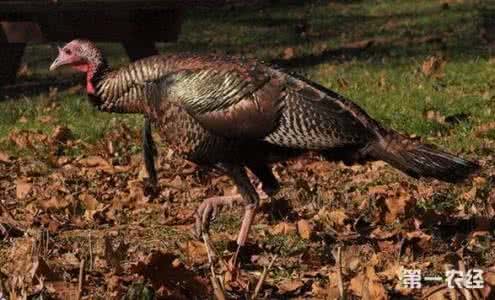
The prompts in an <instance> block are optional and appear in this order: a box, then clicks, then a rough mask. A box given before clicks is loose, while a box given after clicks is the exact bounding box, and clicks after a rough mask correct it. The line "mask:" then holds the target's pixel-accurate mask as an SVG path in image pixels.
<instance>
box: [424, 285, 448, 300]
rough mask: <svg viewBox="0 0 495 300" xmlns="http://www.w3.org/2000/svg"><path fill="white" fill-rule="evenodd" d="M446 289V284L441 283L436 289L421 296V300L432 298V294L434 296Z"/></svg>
mask: <svg viewBox="0 0 495 300" xmlns="http://www.w3.org/2000/svg"><path fill="white" fill-rule="evenodd" d="M446 288H448V286H447V284H446V283H442V284H441V285H439V286H437V287H436V288H434V289H432V290H431V291H429V292H428V293H427V294H426V295H424V296H423V298H421V299H422V300H426V299H428V297H430V296H432V295H433V294H436V293H438V292H440V291H442V290H445V289H446Z"/></svg>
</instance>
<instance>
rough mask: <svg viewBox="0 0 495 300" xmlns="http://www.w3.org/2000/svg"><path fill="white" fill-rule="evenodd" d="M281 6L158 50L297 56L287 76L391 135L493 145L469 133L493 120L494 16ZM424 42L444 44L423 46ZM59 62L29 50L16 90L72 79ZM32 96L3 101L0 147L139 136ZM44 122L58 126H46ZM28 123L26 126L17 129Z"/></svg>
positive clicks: (197, 25)
mask: <svg viewBox="0 0 495 300" xmlns="http://www.w3.org/2000/svg"><path fill="white" fill-rule="evenodd" d="M279 3H280V4H277V5H273V6H270V7H268V6H267V7H259V6H257V7H248V8H242V9H234V10H232V9H219V10H210V9H208V10H192V11H188V12H187V14H186V19H185V22H184V25H183V30H182V35H181V37H180V40H179V42H178V43H169V44H162V45H160V50H161V51H162V52H179V51H190V52H210V51H221V52H224V53H228V54H239V55H246V56H250V57H257V58H259V59H262V60H265V61H272V60H277V61H279V62H280V57H281V56H282V53H283V51H284V49H286V48H288V47H291V48H294V53H295V56H294V57H293V59H292V60H290V61H288V62H286V63H287V65H288V66H289V67H290V68H289V69H290V71H297V72H301V73H303V74H305V75H306V76H307V77H309V78H310V79H312V80H314V81H316V82H318V83H320V84H322V85H324V86H327V87H329V88H331V89H333V90H335V91H337V92H339V93H341V94H343V95H345V96H347V97H348V98H350V99H353V100H354V101H356V102H357V103H358V104H360V105H361V106H362V107H363V108H365V109H366V110H367V111H368V112H369V114H371V115H372V116H373V117H375V118H377V119H378V120H380V121H381V122H383V123H385V124H386V125H388V126H392V127H393V128H395V129H397V130H400V131H402V132H405V133H408V134H416V135H420V136H425V137H430V139H431V140H432V142H434V143H438V144H443V145H448V147H449V148H450V149H452V150H456V151H473V150H476V149H477V148H478V147H479V146H480V145H481V144H482V143H483V139H484V138H489V139H493V135H490V134H488V135H486V136H484V137H482V138H478V137H475V136H474V134H473V131H474V128H475V127H476V126H477V125H480V124H484V123H487V122H490V121H493V120H495V118H494V117H493V115H494V114H493V105H494V102H493V98H494V96H495V88H494V87H495V73H494V72H493V71H494V68H495V64H493V63H490V57H491V52H490V48H489V47H488V45H487V44H486V42H485V41H483V40H482V39H481V38H480V31H481V29H482V26H483V24H484V23H483V20H485V19H486V18H494V17H493V16H490V14H487V13H486V11H487V10H486V9H482V4H480V3H478V2H475V1H463V2H462V3H452V4H449V6H448V9H445V8H444V7H442V2H441V1H438V2H437V1H429V0H425V1H407V0H401V1H391V0H388V1H379V2H376V1H370V0H366V1H335V2H334V1H331V2H328V1H307V2H306V4H304V5H301V4H297V2H296V1H279ZM483 5H486V4H483ZM299 23H307V24H308V28H309V29H308V30H307V32H306V36H301V34H300V33H298V32H297V30H296V29H295V28H296V25H297V24H299ZM428 37H439V38H441V40H442V41H441V42H438V41H433V42H422V41H423V40H424V39H425V38H428ZM367 39H374V40H375V43H374V44H373V45H371V46H370V47H369V48H367V49H364V50H362V51H345V50H343V51H341V52H337V54H336V53H335V51H333V50H336V49H339V48H340V47H348V46H349V44H350V43H355V42H360V41H364V40H367ZM102 46H103V48H104V51H105V52H106V53H107V55H108V56H109V60H110V62H111V64H113V65H122V64H125V63H127V62H128V60H127V58H126V56H125V55H124V53H123V50H122V47H121V46H117V45H114V44H104V45H102ZM351 46H352V44H351ZM332 51H333V52H332ZM432 55H441V56H442V57H443V58H444V59H445V60H446V65H445V68H444V70H443V73H444V75H443V76H441V77H438V78H429V77H427V76H425V75H423V74H422V72H421V65H422V64H423V62H424V61H425V60H426V59H427V58H428V57H430V56H432ZM54 56H55V50H53V49H52V48H50V47H49V46H47V45H42V46H37V45H32V46H29V47H28V49H27V51H26V55H25V60H26V64H27V65H28V67H29V69H30V70H31V71H32V72H31V74H29V75H23V76H21V78H20V81H30V82H31V81H37V80H44V81H54V82H56V81H58V80H60V79H62V78H67V75H68V73H69V72H68V71H66V70H64V71H61V72H60V73H56V74H50V73H48V72H47V69H48V65H49V64H50V60H51V59H53V57H54ZM71 76H72V75H71ZM81 82H82V78H81ZM35 95H36V96H34V97H33V96H26V97H24V96H20V95H18V94H17V95H15V96H13V99H10V100H6V101H2V102H0V140H1V138H2V137H5V136H8V135H9V134H10V133H11V132H12V130H19V129H33V130H41V131H42V132H45V133H48V132H50V131H51V130H52V129H53V127H54V126H56V125H66V126H68V127H69V128H70V129H71V130H72V131H73V133H74V135H75V136H76V138H80V139H82V140H84V141H86V142H88V143H93V142H95V141H97V140H98V139H99V138H100V137H101V136H102V135H104V134H105V132H107V131H108V130H109V128H111V127H112V124H113V122H115V121H114V120H121V121H124V122H127V123H128V124H129V126H130V127H131V128H133V129H136V130H137V129H138V128H140V127H141V126H142V122H141V118H140V117H139V116H125V115H117V114H107V113H100V112H96V111H95V110H94V109H93V108H92V107H91V106H90V105H89V104H88V103H87V101H86V99H85V98H86V96H85V95H83V92H79V93H76V94H70V93H66V92H63V91H62V92H61V93H59V94H57V95H56V96H55V97H48V96H47V95H46V93H41V94H35ZM52 102H56V103H58V104H60V106H59V108H56V109H53V110H51V111H46V108H47V107H48V106H49V105H50V104H51V103H52ZM430 110H432V111H436V112H439V113H440V114H441V115H442V116H453V115H457V114H461V113H462V114H467V115H468V118H467V119H466V120H463V121H461V122H460V123H458V124H441V123H439V122H436V121H434V120H426V119H425V117H424V113H425V112H426V111H430ZM47 114H49V115H53V116H54V117H55V119H56V121H55V122H52V123H49V124H44V123H42V122H40V121H39V118H40V117H41V116H43V115H47ZM22 117H24V118H25V119H27V122H25V123H21V122H20V120H21V118H22ZM6 143H7V144H8V143H9V142H5V139H4V142H2V146H1V147H2V148H9V147H8V146H6V145H5V144H6ZM9 149H10V150H12V151H15V150H14V149H12V147H10V148H9Z"/></svg>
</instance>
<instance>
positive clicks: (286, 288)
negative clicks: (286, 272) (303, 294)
mask: <svg viewBox="0 0 495 300" xmlns="http://www.w3.org/2000/svg"><path fill="white" fill-rule="evenodd" d="M303 286H304V282H303V281H302V280H300V279H288V280H284V281H282V282H281V283H279V284H278V285H277V288H278V291H279V293H280V294H282V295H283V294H287V293H293V292H295V291H297V290H298V289H300V288H301V287H303Z"/></svg>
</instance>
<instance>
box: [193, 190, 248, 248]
mask: <svg viewBox="0 0 495 300" xmlns="http://www.w3.org/2000/svg"><path fill="white" fill-rule="evenodd" d="M242 202H244V200H243V198H242V196H241V195H239V194H236V195H232V196H217V197H211V198H207V199H205V200H204V201H203V202H202V203H201V205H200V206H199V207H198V209H197V210H196V212H195V214H194V217H195V219H196V222H195V224H194V236H195V237H196V238H197V239H201V237H202V234H203V233H208V230H209V228H210V222H211V221H212V220H215V218H216V217H217V215H218V212H219V210H220V209H221V208H222V207H223V206H226V205H228V206H229V207H233V206H234V205H236V204H239V203H242Z"/></svg>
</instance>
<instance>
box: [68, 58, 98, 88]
mask: <svg viewBox="0 0 495 300" xmlns="http://www.w3.org/2000/svg"><path fill="white" fill-rule="evenodd" d="M72 67H73V68H74V69H75V70H77V71H79V72H83V73H86V91H87V93H88V94H91V95H94V94H95V87H94V85H93V77H94V74H95V70H96V66H95V65H94V64H91V63H79V64H74V65H72Z"/></svg>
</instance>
